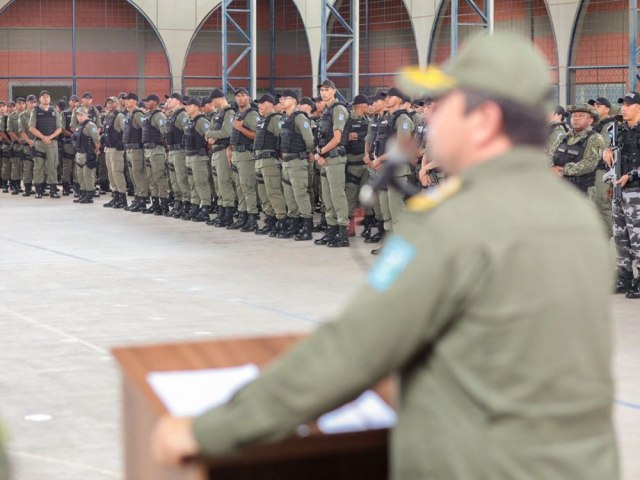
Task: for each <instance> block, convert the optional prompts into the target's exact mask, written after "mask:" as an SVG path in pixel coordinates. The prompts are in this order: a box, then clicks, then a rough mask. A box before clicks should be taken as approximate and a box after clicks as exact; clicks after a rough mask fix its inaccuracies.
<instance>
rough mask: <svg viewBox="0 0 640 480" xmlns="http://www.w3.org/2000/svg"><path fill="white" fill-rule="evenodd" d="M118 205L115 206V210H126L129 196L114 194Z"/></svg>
mask: <svg viewBox="0 0 640 480" xmlns="http://www.w3.org/2000/svg"><path fill="white" fill-rule="evenodd" d="M114 195H115V199H116V203H114V204H113V209H114V210H116V209H120V208H125V207H126V206H127V196H126V195H125V194H124V193H121V192H114Z"/></svg>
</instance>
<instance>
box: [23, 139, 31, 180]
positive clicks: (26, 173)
mask: <svg viewBox="0 0 640 480" xmlns="http://www.w3.org/2000/svg"><path fill="white" fill-rule="evenodd" d="M22 181H23V182H24V183H33V150H32V148H31V147H30V146H29V145H24V146H23V147H22Z"/></svg>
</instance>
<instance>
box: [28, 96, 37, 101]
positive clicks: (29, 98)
mask: <svg viewBox="0 0 640 480" xmlns="http://www.w3.org/2000/svg"><path fill="white" fill-rule="evenodd" d="M37 101H38V99H37V98H36V96H35V95H27V102H37Z"/></svg>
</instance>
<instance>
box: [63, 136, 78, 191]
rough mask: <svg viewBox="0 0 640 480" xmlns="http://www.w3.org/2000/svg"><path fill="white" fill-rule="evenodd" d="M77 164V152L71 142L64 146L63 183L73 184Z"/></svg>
mask: <svg viewBox="0 0 640 480" xmlns="http://www.w3.org/2000/svg"><path fill="white" fill-rule="evenodd" d="M75 164H76V150H75V148H73V144H72V143H71V141H69V143H63V145H62V181H63V182H71V180H72V177H73V170H74V168H75Z"/></svg>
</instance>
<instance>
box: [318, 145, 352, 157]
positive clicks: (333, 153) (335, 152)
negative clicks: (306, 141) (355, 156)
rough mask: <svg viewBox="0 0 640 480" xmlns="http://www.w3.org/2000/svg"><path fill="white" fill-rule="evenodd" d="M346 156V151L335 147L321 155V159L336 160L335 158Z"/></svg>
mask: <svg viewBox="0 0 640 480" xmlns="http://www.w3.org/2000/svg"><path fill="white" fill-rule="evenodd" d="M346 154H347V151H346V150H345V149H344V147H337V148H334V149H333V150H331V151H330V152H329V153H325V154H324V155H322V156H323V157H329V158H336V157H344V156H345V155H346Z"/></svg>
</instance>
